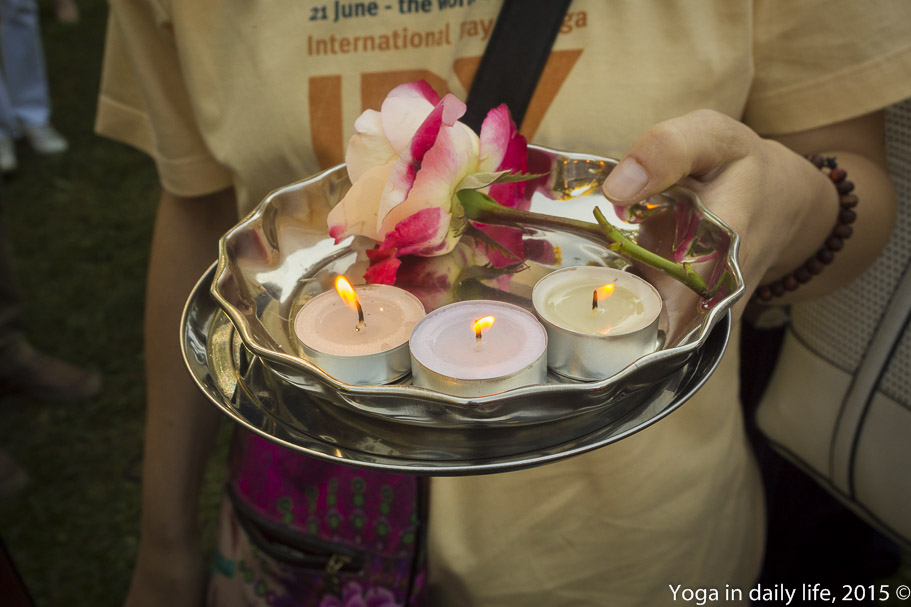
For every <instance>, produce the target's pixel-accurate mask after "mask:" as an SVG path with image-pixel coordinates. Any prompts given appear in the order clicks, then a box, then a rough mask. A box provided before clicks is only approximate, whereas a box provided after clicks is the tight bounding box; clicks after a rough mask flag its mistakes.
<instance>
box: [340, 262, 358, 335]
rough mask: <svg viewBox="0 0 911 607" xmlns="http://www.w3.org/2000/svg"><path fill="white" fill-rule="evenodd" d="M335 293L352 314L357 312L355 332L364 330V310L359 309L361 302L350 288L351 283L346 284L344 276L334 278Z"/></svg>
mask: <svg viewBox="0 0 911 607" xmlns="http://www.w3.org/2000/svg"><path fill="white" fill-rule="evenodd" d="M335 291H336V292H337V293H338V296H339V297H341V298H342V301H343V302H345V305H346V306H348V307H349V308H351V309H352V310H353V311H354V312H357V327H356V330H357V331H360V330H361V329H363V328H364V324H365V323H364V310H363V309H362V308H361V302H359V301H358V299H357V293H355V292H354V287H352V286H351V283H350V282H348V279H347V278H345V277H344V276H341V275H339V276H337V277H336V278H335Z"/></svg>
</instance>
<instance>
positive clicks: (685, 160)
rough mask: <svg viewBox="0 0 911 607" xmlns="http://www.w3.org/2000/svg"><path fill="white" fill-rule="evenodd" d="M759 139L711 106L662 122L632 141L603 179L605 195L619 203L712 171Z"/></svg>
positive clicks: (632, 200)
mask: <svg viewBox="0 0 911 607" xmlns="http://www.w3.org/2000/svg"><path fill="white" fill-rule="evenodd" d="M758 141H759V136H758V135H756V134H755V133H754V132H753V131H752V130H750V129H749V128H748V127H746V126H745V125H743V124H742V123H740V122H738V121H736V120H734V119H733V118H730V117H728V116H725V115H724V114H720V113H718V112H715V111H712V110H697V111H695V112H691V113H689V114H686V115H685V116H681V117H679V118H673V119H671V120H666V121H664V122H660V123H658V124H656V125H655V126H653V127H652V128H650V129H649V130H648V131H646V133H645V134H644V135H642V136H641V137H639V139H637V140H636V141H635V142H634V143H633V145H632V146H630V148H629V149H628V150H627V152H626V154H624V156H623V158H621V160H620V163H619V164H618V165H617V166H616V167H615V168H614V170H613V171H611V173H610V174H609V175H608V176H607V179H605V180H604V185H603V186H602V187H603V191H604V195H605V196H606V197H607V198H608V200H610V201H611V202H614V203H616V204H632V203H634V202H638V201H640V200H643V199H645V198H648V197H649V196H652V195H653V194H657V193H659V192H663V191H664V190H666V189H667V188H669V187H671V186H672V185H674V184H675V183H677V182H679V181H680V180H681V179H683V178H685V177H697V178H700V177H701V178H706V177H707V176H709V175H712V174H714V173H715V172H716V171H719V170H721V169H723V168H724V167H725V166H726V165H727V164H728V163H730V162H732V161H734V160H737V159H739V158H743V157H744V156H745V155H746V154H748V153H749V152H750V150H751V149H752V147H753V146H754V145H756V143H757V142H758Z"/></svg>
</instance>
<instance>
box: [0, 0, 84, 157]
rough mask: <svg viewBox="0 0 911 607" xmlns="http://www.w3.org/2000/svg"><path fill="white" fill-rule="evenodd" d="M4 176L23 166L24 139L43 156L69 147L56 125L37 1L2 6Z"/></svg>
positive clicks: (0, 140) (0, 151)
mask: <svg viewBox="0 0 911 607" xmlns="http://www.w3.org/2000/svg"><path fill="white" fill-rule="evenodd" d="M0 61H2V64H0V68H2V69H0V171H2V172H3V173H10V172H12V171H15V170H16V169H17V168H18V166H19V163H18V159H17V158H16V145H15V143H16V140H18V139H21V138H25V139H26V140H27V141H28V143H29V145H30V146H31V148H32V149H33V150H34V151H35V152H36V153H38V154H60V153H61V152H65V151H66V150H67V148H68V147H69V145H68V143H67V141H66V139H65V138H64V137H63V136H62V135H61V134H60V133H58V132H57V129H55V128H54V127H53V125H51V122H50V119H51V103H50V96H49V94H48V86H47V75H46V73H45V66H44V52H43V50H42V48H41V30H40V28H39V24H38V5H37V3H36V2H35V0H0Z"/></svg>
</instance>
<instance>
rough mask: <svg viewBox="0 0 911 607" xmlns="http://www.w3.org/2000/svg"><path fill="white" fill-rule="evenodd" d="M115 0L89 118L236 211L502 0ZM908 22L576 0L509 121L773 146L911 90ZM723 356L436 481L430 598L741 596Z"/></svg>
mask: <svg viewBox="0 0 911 607" xmlns="http://www.w3.org/2000/svg"><path fill="white" fill-rule="evenodd" d="M110 4H111V19H110V24H109V29H108V40H107V48H106V53H105V63H104V74H103V81H102V87H101V94H100V98H99V111H98V118H97V129H98V131H99V132H100V133H102V134H104V135H106V136H109V137H112V138H114V139H118V140H121V141H124V142H126V143H129V144H131V145H134V146H136V147H138V148H140V149H143V150H145V151H146V152H148V153H149V154H150V155H151V156H152V157H153V158H154V159H155V162H156V163H157V166H158V170H159V173H160V176H161V181H162V184H163V186H164V187H165V188H166V189H168V190H170V191H171V192H173V193H175V194H178V195H199V194H204V193H208V192H212V191H216V190H218V189H221V188H224V187H229V186H233V187H234V188H235V189H236V191H237V193H238V200H239V205H240V209H239V210H240V212H241V213H245V212H246V211H248V210H249V209H251V208H252V207H253V206H254V205H256V204H257V203H258V202H259V201H260V200H261V199H262V198H263V197H264V196H265V195H266V194H267V193H268V192H269V191H271V190H272V189H275V188H277V187H280V186H283V185H286V184H288V183H291V182H293V181H296V180H298V179H301V178H303V177H306V176H308V175H311V174H313V173H315V172H316V171H318V170H319V169H321V168H326V167H329V166H332V165H334V164H336V163H339V162H341V161H342V160H343V158H344V148H345V142H346V141H347V139H348V138H349V137H350V136H351V134H352V133H353V123H354V120H355V118H356V117H357V116H358V115H359V114H360V113H361V112H362V111H363V110H364V109H367V108H378V107H379V104H380V102H381V101H382V99H383V97H384V96H385V94H386V93H387V92H388V91H389V90H390V89H392V88H393V87H394V86H395V85H397V84H400V83H402V82H407V81H411V80H417V79H426V80H427V81H428V82H430V84H431V85H432V86H434V87H435V88H436V89H437V90H438V92H441V93H442V92H446V91H450V92H453V93H454V94H456V95H457V96H459V97H461V98H463V99H464V98H465V97H466V92H467V90H468V88H469V85H470V83H471V79H472V77H473V75H474V73H475V71H476V69H477V66H478V63H479V60H480V57H481V54H482V53H483V50H484V47H485V44H486V41H487V39H488V37H489V35H490V32H491V30H492V27H493V23H494V20H495V18H496V15H497V12H498V10H499V2H498V1H496V0H388V1H386V0H379V1H376V2H371V1H357V2H350V1H343V0H338V1H336V0H326V1H325V2H319V1H318V2H301V1H300V0H294V1H292V0H268V1H263V0H259V1H255V0H111V3H110ZM908 23H911V3H907V2H893V1H891V0H876V1H873V0H868V1H866V2H862V3H861V2H856V1H854V0H826V1H821V0H803V1H801V2H799V3H797V2H793V1H790V0H754V1H750V0H715V1H712V0H678V1H672V0H669V1H662V2H648V1H642V0H614V1H608V0H576V1H574V2H573V3H572V4H571V6H570V8H569V12H568V14H567V16H566V19H565V21H564V23H563V26H562V27H561V29H560V33H559V35H558V37H557V39H556V42H555V44H554V48H553V51H552V53H551V56H550V59H549V60H548V62H547V65H546V66H545V69H544V72H543V74H542V76H541V80H540V82H539V85H538V88H537V89H536V91H535V94H534V97H533V99H532V102H531V105H530V107H529V110H528V113H527V114H526V118H525V121H524V123H523V124H522V126H521V130H522V131H523V133H524V134H525V135H526V136H527V137H528V138H529V140H530V141H531V142H533V143H537V144H542V145H546V146H550V147H555V148H562V149H570V150H573V151H579V152H588V153H594V154H599V155H619V154H620V153H622V151H623V150H624V149H625V148H626V147H627V146H628V145H629V144H630V143H631V142H632V141H633V140H634V139H635V138H636V137H637V136H638V135H640V134H641V133H642V132H644V131H645V130H646V129H647V128H649V127H650V126H652V125H653V124H654V123H656V122H658V121H661V120H664V119H667V118H671V117H674V116H678V115H681V114H684V113H686V112H688V111H690V110H694V109H698V108H712V109H715V110H718V111H720V112H723V113H726V114H728V115H730V116H733V117H736V118H740V119H743V120H744V121H745V122H746V123H747V124H749V125H750V126H752V127H753V128H754V129H755V130H757V131H758V132H759V133H760V134H765V135H773V134H782V133H789V132H795V131H800V130H805V129H810V128H814V127H817V126H822V125H825V124H829V123H832V122H836V121H840V120H844V119H848V118H851V117H854V116H858V115H861V114H864V113H867V112H870V111H873V110H876V109H879V108H882V107H884V106H886V105H889V104H890V103H893V102H895V101H898V100H900V99H902V98H904V97H908V96H911V79H909V77H908V75H909V74H911V36H909V35H908V34H909V32H908ZM736 358H737V347H736V336H735V338H734V339H733V340H732V343H731V345H730V346H729V351H728V354H727V355H726V356H725V359H724V361H723V362H722V365H721V366H720V368H719V369H718V370H717V371H716V373H715V375H714V376H713V377H712V378H711V379H710V381H709V382H708V384H707V385H706V386H705V387H704V388H703V389H702V390H701V391H700V392H699V394H697V395H696V396H695V397H694V398H693V399H692V400H691V401H689V402H688V403H686V404H685V405H684V406H683V407H681V409H680V410H678V411H677V412H675V413H674V414H672V415H670V416H669V417H667V418H666V419H664V420H662V421H660V422H659V423H657V424H655V425H654V426H652V427H650V428H648V429H646V430H644V431H643V432H641V433H639V434H637V435H635V436H633V437H631V438H628V439H625V440H623V441H621V442H620V443H618V444H616V445H612V446H609V447H606V448H603V449H601V450H598V451H596V452H594V453H590V454H587V455H583V456H579V457H576V458H573V459H570V460H567V461H564V462H560V463H555V464H552V465H548V466H544V467H540V468H535V469H530V470H525V471H518V472H512V473H506V474H499V475H493V476H482V477H469V478H443V479H435V480H434V481H433V490H432V500H431V502H432V503H431V515H430V520H431V525H430V563H431V572H430V573H431V575H430V581H431V590H432V601H431V604H432V605H434V606H435V607H438V606H447V605H453V606H459V607H464V606H474V605H479V606H490V607H509V606H512V605H515V606H522V607H526V606H528V605H535V606H551V605H553V606H557V605H567V606H570V605H571V606H573V607H581V606H586V605H592V606H595V605H599V606H600V605H612V606H614V605H654V604H671V603H673V602H674V601H673V596H674V595H673V592H672V590H671V588H672V587H677V586H678V585H682V587H688V588H715V589H718V590H719V591H720V592H721V595H722V597H723V596H724V591H725V589H726V588H740V589H742V590H744V595H746V591H747V590H748V589H749V586H750V585H751V584H752V582H753V579H754V577H755V575H756V573H757V571H758V567H759V562H760V557H761V550H762V495H761V490H760V486H759V478H758V474H757V471H756V468H755V466H754V464H753V462H752V459H751V456H750V454H749V451H748V447H747V443H746V440H745V437H744V433H743V429H742V424H743V420H742V418H741V413H740V409H739V406H738V403H737V381H736V376H737V362H738V361H737V360H736ZM682 587H680V588H678V590H682ZM678 602H679V601H678Z"/></svg>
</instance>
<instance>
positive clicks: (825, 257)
mask: <svg viewBox="0 0 911 607" xmlns="http://www.w3.org/2000/svg"><path fill="white" fill-rule="evenodd" d="M816 259H818V260H819V261H821V262H822V263H824V264H826V265H829V264H830V263H832V262H833V261H834V260H835V253H834V252H833V251H832V250H831V249H819V250H818V251H816Z"/></svg>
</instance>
